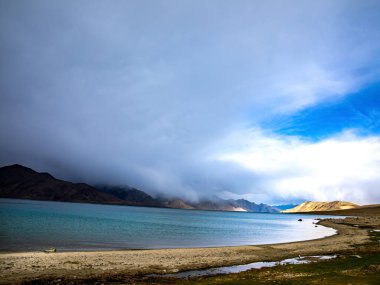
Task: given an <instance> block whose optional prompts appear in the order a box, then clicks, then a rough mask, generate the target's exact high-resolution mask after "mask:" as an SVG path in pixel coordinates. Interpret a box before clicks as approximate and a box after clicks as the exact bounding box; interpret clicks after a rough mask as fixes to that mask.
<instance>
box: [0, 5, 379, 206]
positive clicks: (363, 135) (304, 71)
mask: <svg viewBox="0 0 380 285" xmlns="http://www.w3.org/2000/svg"><path fill="white" fill-rule="evenodd" d="M379 96H380V1H377V0H374V1H370V0H361V1H355V0H351V1H350V0H342V1H340V0H321V1H306V0H289V1H280V0H278V1H277V0H269V1H268V0H266V1H244V0H233V1H227V0H220V1H216V0H206V1H204V0H202V1H199V0H195V1H187V0H183V1H174V0H155V1H150V0H149V1H148V0H138V1H137V0H136V1H134V0H130V1H118V0H110V1H101V0H96V1H90V0H88V1H87V0H85V1H83V0H75V1H74V0H67V1H50V0H42V1H41V0H34V1H24V0H17V1H8V0H0V165H1V166H5V165H9V164H15V163H18V164H23V165H25V166H28V167H31V168H33V169H35V170H37V171H43V172H49V173H51V174H53V175H54V176H55V177H57V178H60V179H66V180H70V181H77V182H87V183H91V184H101V183H102V184H112V185H130V186H133V187H136V188H138V189H141V190H144V191H146V192H147V193H149V194H152V195H168V196H177V197H182V198H185V199H190V200H197V199H200V198H203V197H207V196H214V195H215V196H219V197H221V198H245V199H249V200H251V201H254V202H263V203H269V204H282V203H289V202H292V203H299V202H302V201H306V200H311V201H333V200H346V201H352V202H356V203H359V204H369V203H380V175H379V173H380V121H379V120H380V97H379Z"/></svg>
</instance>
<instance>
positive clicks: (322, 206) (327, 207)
mask: <svg viewBox="0 0 380 285" xmlns="http://www.w3.org/2000/svg"><path fill="white" fill-rule="evenodd" d="M357 207H359V205H357V204H354V203H351V202H344V201H334V202H304V203H302V204H300V205H298V206H296V207H294V208H292V209H288V210H285V211H283V213H302V212H319V211H336V210H345V209H352V208H357Z"/></svg>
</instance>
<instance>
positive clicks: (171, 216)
mask: <svg viewBox="0 0 380 285" xmlns="http://www.w3.org/2000/svg"><path fill="white" fill-rule="evenodd" d="M322 217H328V216H314V215H298V214H269V213H268V214H267V213H246V212H218V211H200V210H180V209H165V208H148V207H130V206H114V205H97V204H82V203H64V202H47V201H29V200H14V199H0V250H1V251H34V250H43V249H45V248H48V247H56V248H57V249H58V251H70V250H113V249H151V248H183V247H213V246H235V245H251V244H268V243H280V242H291V241H300V240H308V239H316V238H321V237H325V236H329V235H333V234H334V233H335V230H333V229H330V228H326V227H323V226H318V227H315V225H314V224H313V222H314V219H315V218H322ZM300 218H301V219H303V221H302V222H298V221H297V220H298V219H300Z"/></svg>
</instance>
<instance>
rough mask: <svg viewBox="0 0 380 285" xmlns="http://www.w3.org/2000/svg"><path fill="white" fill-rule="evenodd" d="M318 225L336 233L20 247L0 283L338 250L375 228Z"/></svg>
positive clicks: (372, 220) (3, 261) (349, 221)
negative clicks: (260, 239) (234, 241)
mask: <svg viewBox="0 0 380 285" xmlns="http://www.w3.org/2000/svg"><path fill="white" fill-rule="evenodd" d="M320 224H321V225H324V226H327V227H332V228H334V229H336V230H337V234H336V235H333V236H329V237H326V238H322V239H318V240H310V241H302V242H293V243H283V244H268V245H259V246H236V247H216V248H191V249H159V250H125V251H94V252H57V253H43V252H25V253H2V254H0V272H1V273H0V280H1V281H0V282H1V283H2V284H9V283H13V284H18V283H22V282H24V281H32V280H60V279H61V280H62V279H63V280H77V281H80V280H81V281H84V280H87V279H92V280H94V279H97V278H99V279H102V278H104V277H105V276H106V277H107V276H108V277H110V276H123V280H125V281H126V282H128V278H132V277H133V276H136V275H138V276H141V275H146V274H151V273H158V274H164V273H174V272H178V271H185V270H191V269H202V268H210V267H219V266H228V265H238V264H245V263H251V262H256V261H276V260H281V259H284V258H290V257H297V256H298V255H301V256H308V255H326V254H340V253H344V252H348V251H352V250H353V247H354V246H358V245H361V244H365V243H368V242H369V240H370V236H369V229H379V228H380V217H379V216H375V217H358V218H346V219H326V220H323V221H321V222H320Z"/></svg>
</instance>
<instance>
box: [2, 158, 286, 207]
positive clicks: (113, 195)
mask: <svg viewBox="0 0 380 285" xmlns="http://www.w3.org/2000/svg"><path fill="white" fill-rule="evenodd" d="M0 198H13V199H30V200H45V201H62V202H81V203H97V204H116V205H129V206H148V207H165V208H176V209H189V210H190V209H197V210H214V211H245V212H267V213H268V212H269V213H275V212H279V209H277V208H274V207H271V206H269V205H266V204H256V203H253V202H250V201H248V200H244V199H239V200H232V199H229V200H224V199H220V198H218V197H211V198H204V199H201V200H200V201H198V202H192V201H186V200H182V199H181V198H178V197H177V198H168V197H157V198H154V197H152V196H150V195H149V194H147V193H145V192H143V191H141V190H138V189H135V188H131V187H128V186H122V187H121V186H109V185H96V186H91V185H88V184H85V183H72V182H68V181H64V180H60V179H56V178H55V177H53V176H52V175H50V174H49V173H39V172H36V171H34V170H32V169H30V168H27V167H25V166H22V165H18V164H15V165H10V166H4V167H1V168H0Z"/></svg>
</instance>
